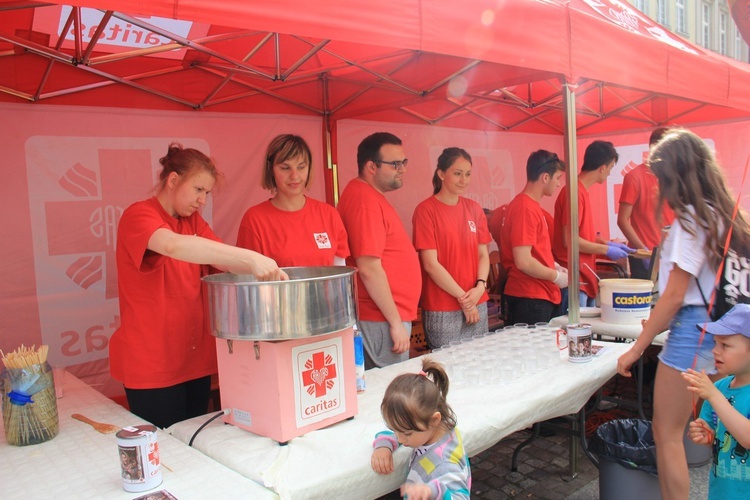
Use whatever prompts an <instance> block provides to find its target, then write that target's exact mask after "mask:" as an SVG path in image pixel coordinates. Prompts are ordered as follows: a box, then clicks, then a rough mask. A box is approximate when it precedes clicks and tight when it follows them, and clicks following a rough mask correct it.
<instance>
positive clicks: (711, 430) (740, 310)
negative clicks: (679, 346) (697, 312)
mask: <svg viewBox="0 0 750 500" xmlns="http://www.w3.org/2000/svg"><path fill="white" fill-rule="evenodd" d="M702 327H703V324H699V325H698V328H699V329H701V328H702ZM706 332H707V333H710V334H712V335H713V336H714V340H715V341H716V346H715V347H714V349H713V354H714V360H715V362H716V370H717V371H718V373H719V375H720V376H723V377H725V378H723V379H721V380H719V381H718V382H716V384H713V383H712V382H711V380H709V378H708V377H707V376H706V374H705V373H698V372H696V371H695V370H688V371H687V372H684V373H683V374H682V376H683V378H684V379H685V380H686V381H687V382H688V383H689V384H690V385H689V387H688V390H690V391H691V392H694V393H695V394H696V395H698V396H699V397H701V398H702V399H704V400H705V402H704V403H703V408H702V409H701V414H700V418H698V419H696V420H695V421H693V422H691V423H690V429H689V431H688V434H689V436H690V439H691V440H692V441H693V442H694V443H697V444H705V445H712V446H713V468H712V471H711V473H710V474H709V480H708V498H709V499H716V500H725V499H728V498H747V496H748V494H749V493H750V463H748V459H750V456H748V455H749V453H748V449H750V304H737V305H736V306H734V307H733V308H732V309H730V310H729V311H728V312H727V313H726V314H725V315H724V316H722V317H721V318H720V319H719V320H718V321H716V322H713V323H708V324H707V325H706Z"/></svg>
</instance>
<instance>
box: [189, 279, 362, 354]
mask: <svg viewBox="0 0 750 500" xmlns="http://www.w3.org/2000/svg"><path fill="white" fill-rule="evenodd" d="M284 271H286V273H287V274H288V275H289V281H258V280H256V279H255V277H253V276H250V275H239V274H231V273H223V274H213V275H210V276H205V277H204V278H203V279H202V280H203V292H204V304H205V307H206V318H207V321H209V326H210V331H211V334H212V335H214V336H216V337H219V338H223V339H232V340H291V339H300V338H304V337H310V336H314V335H322V334H326V333H331V332H337V331H339V330H343V329H344V328H348V327H350V326H352V325H354V323H355V322H356V319H357V290H356V283H355V279H354V275H355V273H356V272H357V270H356V269H355V268H353V267H343V266H331V267H288V268H284Z"/></svg>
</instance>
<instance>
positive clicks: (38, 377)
mask: <svg viewBox="0 0 750 500" xmlns="http://www.w3.org/2000/svg"><path fill="white" fill-rule="evenodd" d="M48 350H49V348H48V346H46V345H43V346H40V347H39V349H36V347H35V346H31V347H26V346H24V345H21V347H20V348H18V349H16V350H15V351H13V352H11V353H8V354H7V355H6V354H5V353H3V352H2V351H0V357H2V359H3V364H4V365H5V368H6V372H4V373H3V376H4V377H5V378H6V380H5V381H4V383H3V390H2V406H3V423H4V425H5V437H6V438H7V440H8V443H9V444H13V445H17V446H24V445H28V444H36V443H42V442H44V441H48V440H49V439H52V438H53V437H55V436H56V435H57V432H58V428H59V427H58V425H59V422H58V417H57V400H56V398H55V385H54V379H53V376H52V369H51V368H50V366H49V364H48V363H47V354H48ZM11 391H14V392H16V393H20V394H21V395H22V396H31V397H32V400H33V402H29V403H25V404H17V403H14V402H13V401H11V397H10V395H9V393H10V392H11Z"/></svg>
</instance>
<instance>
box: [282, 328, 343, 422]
mask: <svg viewBox="0 0 750 500" xmlns="http://www.w3.org/2000/svg"><path fill="white" fill-rule="evenodd" d="M292 369H293V372H294V373H293V377H294V403H295V417H296V423H297V427H302V426H304V425H309V424H312V423H314V422H319V421H321V420H323V419H326V418H329V417H332V416H334V415H338V414H340V413H343V412H344V410H345V409H346V400H345V397H346V391H345V389H344V387H345V385H344V370H343V356H342V344H341V337H335V338H332V339H328V340H322V341H320V342H314V343H312V344H305V345H301V346H297V347H294V348H292Z"/></svg>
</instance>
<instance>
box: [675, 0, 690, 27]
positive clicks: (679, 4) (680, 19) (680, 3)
mask: <svg viewBox="0 0 750 500" xmlns="http://www.w3.org/2000/svg"><path fill="white" fill-rule="evenodd" d="M675 10H676V12H675V14H676V16H677V33H687V21H686V20H685V15H686V14H685V0H675Z"/></svg>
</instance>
